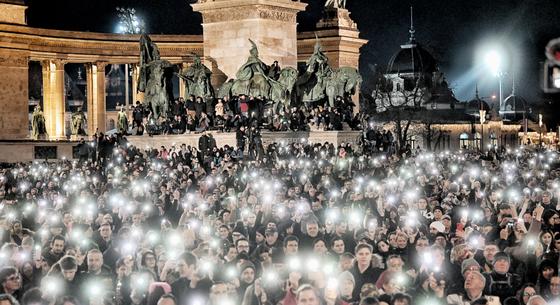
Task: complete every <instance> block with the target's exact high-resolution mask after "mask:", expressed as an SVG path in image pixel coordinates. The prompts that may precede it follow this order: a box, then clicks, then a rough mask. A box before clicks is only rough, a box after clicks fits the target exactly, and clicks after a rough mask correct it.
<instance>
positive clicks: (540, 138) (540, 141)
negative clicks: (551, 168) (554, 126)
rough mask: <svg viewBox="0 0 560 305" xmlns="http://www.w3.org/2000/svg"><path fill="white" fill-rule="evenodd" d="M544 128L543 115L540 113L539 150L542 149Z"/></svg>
mask: <svg viewBox="0 0 560 305" xmlns="http://www.w3.org/2000/svg"><path fill="white" fill-rule="evenodd" d="M542 127H543V122H542V114H540V113H539V148H541V147H542Z"/></svg>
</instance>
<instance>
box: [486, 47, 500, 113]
mask: <svg viewBox="0 0 560 305" xmlns="http://www.w3.org/2000/svg"><path fill="white" fill-rule="evenodd" d="M484 62H485V63H486V65H487V66H488V68H489V69H490V72H492V74H494V76H496V77H497V78H498V82H499V86H500V109H499V111H502V110H503V105H502V103H503V101H504V95H503V90H502V81H503V78H504V76H505V72H504V71H503V68H504V62H503V56H502V54H501V52H499V51H498V50H497V49H493V50H490V51H489V52H488V53H486V55H485V57H484Z"/></svg>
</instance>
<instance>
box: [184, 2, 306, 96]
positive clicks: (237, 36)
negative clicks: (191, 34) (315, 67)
mask: <svg viewBox="0 0 560 305" xmlns="http://www.w3.org/2000/svg"><path fill="white" fill-rule="evenodd" d="M306 6H307V4H306V3H302V2H299V1H293V0H213V1H209V0H201V1H199V2H198V3H195V4H192V7H193V9H194V10H195V11H197V12H200V13H201V14H202V19H203V23H202V27H203V32H204V60H205V64H206V65H207V66H208V67H211V68H212V70H213V71H212V72H213V74H212V75H213V77H212V84H213V85H214V87H215V88H217V87H218V86H219V85H221V83H223V81H225V79H226V78H235V73H236V72H237V70H238V69H239V67H241V65H243V64H244V63H245V62H246V60H247V57H248V56H249V49H250V48H251V43H250V42H249V40H248V39H249V38H250V39H252V40H253V41H254V42H255V43H256V44H257V47H258V49H259V57H260V59H261V60H263V61H264V62H265V63H267V64H272V63H273V62H274V61H275V60H277V61H278V63H279V64H280V66H281V67H286V66H291V67H296V65H297V32H296V26H297V22H296V15H297V13H298V12H300V11H302V10H304V9H305V7H306Z"/></svg>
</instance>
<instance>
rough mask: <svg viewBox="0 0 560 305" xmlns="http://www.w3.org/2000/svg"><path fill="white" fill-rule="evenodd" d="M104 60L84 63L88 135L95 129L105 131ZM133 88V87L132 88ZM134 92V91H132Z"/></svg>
mask: <svg viewBox="0 0 560 305" xmlns="http://www.w3.org/2000/svg"><path fill="white" fill-rule="evenodd" d="M106 65H107V63H105V62H97V63H91V64H87V65H86V73H87V103H88V104H87V105H88V110H87V120H88V121H87V123H88V124H87V126H88V135H93V134H94V133H95V132H96V131H99V132H105V131H106V129H107V127H106V123H105V121H106V113H105V112H106V111H105V105H106V101H105V66H106ZM133 90H134V88H133ZM133 92H134V91H133Z"/></svg>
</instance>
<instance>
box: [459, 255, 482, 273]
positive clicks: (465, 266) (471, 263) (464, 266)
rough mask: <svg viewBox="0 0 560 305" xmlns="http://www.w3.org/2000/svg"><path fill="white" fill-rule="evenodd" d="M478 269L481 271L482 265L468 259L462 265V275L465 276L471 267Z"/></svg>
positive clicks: (472, 259)
mask: <svg viewBox="0 0 560 305" xmlns="http://www.w3.org/2000/svg"><path fill="white" fill-rule="evenodd" d="M473 266H474V267H477V268H478V270H480V264H479V263H478V262H477V261H476V260H475V259H474V258H468V259H466V260H464V261H463V263H461V273H462V274H465V271H467V270H468V269H469V267H473Z"/></svg>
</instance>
